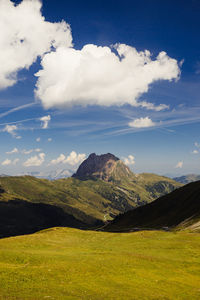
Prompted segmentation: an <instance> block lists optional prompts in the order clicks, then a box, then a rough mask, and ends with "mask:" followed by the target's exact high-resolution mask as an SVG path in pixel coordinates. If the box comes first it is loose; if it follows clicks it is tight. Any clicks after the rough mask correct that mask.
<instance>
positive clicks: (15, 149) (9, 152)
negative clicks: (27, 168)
mask: <svg viewBox="0 0 200 300" xmlns="http://www.w3.org/2000/svg"><path fill="white" fill-rule="evenodd" d="M18 152H19V150H18V149H17V148H16V147H15V148H13V150H11V151H8V152H6V154H14V153H18Z"/></svg>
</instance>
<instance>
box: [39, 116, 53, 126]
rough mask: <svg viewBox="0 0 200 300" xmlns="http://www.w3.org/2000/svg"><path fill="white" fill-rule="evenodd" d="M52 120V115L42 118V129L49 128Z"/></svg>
mask: <svg viewBox="0 0 200 300" xmlns="http://www.w3.org/2000/svg"><path fill="white" fill-rule="evenodd" d="M50 120H51V116H50V115H48V116H44V117H42V118H40V121H42V129H47V128H48V125H49V122H50Z"/></svg>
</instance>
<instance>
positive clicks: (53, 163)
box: [50, 154, 66, 165]
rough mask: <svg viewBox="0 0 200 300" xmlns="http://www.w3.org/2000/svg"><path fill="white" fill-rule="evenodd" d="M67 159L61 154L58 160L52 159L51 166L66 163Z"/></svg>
mask: <svg viewBox="0 0 200 300" xmlns="http://www.w3.org/2000/svg"><path fill="white" fill-rule="evenodd" d="M65 159H66V157H65V155H64V154H60V155H59V156H58V157H57V158H56V159H52V160H51V162H50V165H57V164H60V163H64V161H65Z"/></svg>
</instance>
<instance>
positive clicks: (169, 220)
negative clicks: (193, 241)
mask: <svg viewBox="0 0 200 300" xmlns="http://www.w3.org/2000/svg"><path fill="white" fill-rule="evenodd" d="M199 219H200V181H197V182H193V183H190V184H187V185H185V186H183V187H181V188H179V189H177V190H175V191H173V192H171V193H169V194H167V195H165V196H162V197H160V198H159V199H157V200H155V201H153V202H151V203H149V204H146V205H144V206H141V207H138V208H136V209H134V210H130V211H128V212H126V213H124V214H120V215H118V216H117V217H116V218H115V219H114V220H113V221H111V222H110V223H109V224H107V225H105V226H103V227H102V228H103V230H104V231H111V232H128V231H137V230H146V229H152V230H154V229H173V228H174V227H176V226H178V225H179V224H181V223H182V222H186V221H187V222H189V221H190V222H191V223H192V222H193V220H194V221H195V220H199Z"/></svg>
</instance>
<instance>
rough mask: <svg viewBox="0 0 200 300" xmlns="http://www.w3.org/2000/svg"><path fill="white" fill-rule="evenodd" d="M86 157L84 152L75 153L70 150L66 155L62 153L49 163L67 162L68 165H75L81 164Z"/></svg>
mask: <svg viewBox="0 0 200 300" xmlns="http://www.w3.org/2000/svg"><path fill="white" fill-rule="evenodd" d="M85 159H86V155H85V154H84V153H76V152H75V151H72V152H71V153H70V154H69V155H68V156H65V155H64V154H60V155H59V156H58V157H57V158H56V159H53V160H51V162H50V163H49V165H56V164H61V163H62V164H68V165H70V166H73V167H74V166H76V165H79V164H81V163H82V162H83V161H84V160H85Z"/></svg>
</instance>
